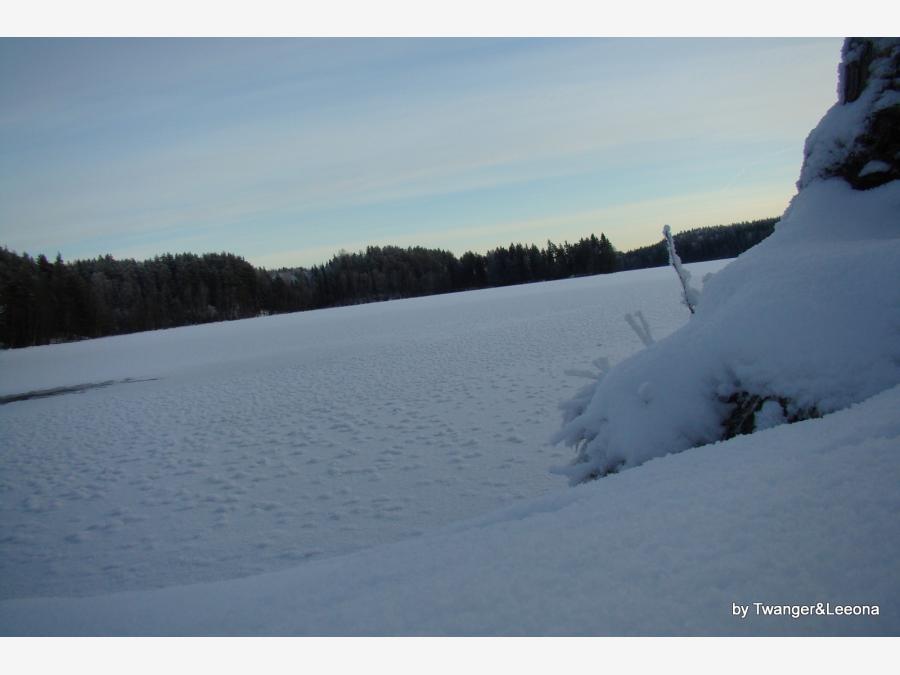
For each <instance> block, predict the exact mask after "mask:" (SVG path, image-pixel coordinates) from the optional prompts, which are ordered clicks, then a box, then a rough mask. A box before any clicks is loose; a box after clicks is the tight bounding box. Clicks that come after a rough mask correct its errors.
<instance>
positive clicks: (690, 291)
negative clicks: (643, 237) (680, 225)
mask: <svg viewBox="0 0 900 675" xmlns="http://www.w3.org/2000/svg"><path fill="white" fill-rule="evenodd" d="M663 236H664V237H665V238H666V250H667V251H668V252H669V262H670V263H671V264H672V267H674V268H675V273H676V274H677V275H678V280H679V281H680V282H681V297H682V299H683V302H684V304H685V305H687V308H688V309H689V310H690V311H691V314H693V313H694V308H695V307H696V306H697V302H698V301H699V300H700V292H699V291H698V290H697V289H696V288H694V287H693V286H691V273H690V272H688V271H687V270H686V269H685V268H684V267H683V266H682V264H681V258H680V257H679V256H678V253H677V252H676V251H675V241H674V240H673V239H672V229H671V228H670V227H669V226H668V225H666V226H664V227H663Z"/></svg>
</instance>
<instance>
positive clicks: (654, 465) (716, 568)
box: [0, 387, 900, 635]
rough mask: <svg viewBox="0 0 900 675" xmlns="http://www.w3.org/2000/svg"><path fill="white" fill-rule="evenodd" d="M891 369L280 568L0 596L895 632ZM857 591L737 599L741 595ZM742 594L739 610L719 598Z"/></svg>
mask: <svg viewBox="0 0 900 675" xmlns="http://www.w3.org/2000/svg"><path fill="white" fill-rule="evenodd" d="M898 409H900V387H895V388H893V389H890V390H889V391H886V392H883V393H882V394H879V395H877V396H875V397H873V398H871V399H870V400H868V401H866V402H865V403H863V404H859V405H855V406H853V407H851V408H849V409H847V410H843V411H840V412H838V413H835V414H833V415H829V416H827V417H824V418H822V419H816V420H808V421H805V422H800V423H797V424H793V425H782V426H779V427H777V428H773V429H769V430H767V431H762V432H758V433H756V434H753V435H750V436H741V437H737V438H734V439H732V440H730V441H727V442H724V443H718V444H714V445H709V446H706V447H702V448H695V449H692V450H688V451H686V452H683V453H680V454H677V455H671V456H669V457H665V458H661V459H656V460H653V461H650V462H648V463H646V464H644V465H643V466H641V467H638V468H636V469H632V470H629V471H625V472H623V473H621V474H618V475H612V476H609V477H607V478H605V479H603V480H602V481H598V482H594V483H590V484H586V485H582V486H579V487H576V488H571V489H563V490H553V491H551V492H550V493H548V494H546V495H544V496H543V497H536V498H532V499H529V500H524V501H522V502H520V503H519V504H517V505H514V506H512V507H509V508H506V509H503V510H500V511H495V512H493V513H491V514H489V515H486V516H484V517H481V518H476V519H472V520H469V521H467V522H464V523H457V524H455V525H452V526H447V527H444V528H439V529H435V530H433V531H432V532H429V533H428V534H426V535H423V536H421V537H418V538H415V539H409V540H405V541H401V542H396V543H393V544H389V545H384V546H379V547H374V548H369V549H367V550H363V551H359V552H356V553H353V554H349V555H344V556H340V557H335V558H331V559H323V560H311V561H309V562H307V563H305V564H303V565H301V566H298V567H295V568H293V569H290V570H285V571H281V572H276V573H271V574H264V575H258V576H253V577H249V578H244V579H235V580H230V581H222V582H216V583H207V584H196V585H191V586H181V587H174V588H165V589H160V590H150V591H140V592H125V593H117V594H107V595H102V596H99V597H90V598H70V599H61V598H43V599H17V600H7V601H5V602H2V603H0V632H3V633H6V634H24V635H90V634H115V635H119V634H142V635H143V634H147V635H217V634H224V635H227V634H240V635H255V634H262V635H288V634H289V635H334V634H337V635H398V634H399V635H609V634H612V635H632V634H639V635H696V634H704V635H723V634H724V635H745V634H753V635H761V634H762V635H764V634H773V635H808V634H815V635H835V634H839V635H853V634H861V635H896V634H897V632H898V631H900V587H898V584H897V575H896V560H897V558H898V556H900V520H898V519H897V517H896V514H897V512H898V508H900V496H898V492H897V485H898V484H900V418H898V416H897V410H898ZM756 602H759V603H766V604H777V605H784V604H788V605H797V606H801V605H802V606H809V605H812V606H815V605H816V603H829V605H830V606H835V605H842V606H843V605H859V606H867V607H872V606H877V607H878V611H879V613H878V615H877V616H874V615H868V616H842V615H834V614H832V615H830V616H829V615H810V616H801V617H799V618H796V619H795V618H792V617H791V616H789V615H788V616H765V615H756V613H755V611H754V609H753V603H756ZM734 604H741V605H749V606H750V607H751V610H750V612H749V615H748V616H747V618H745V619H740V618H737V617H735V616H734V615H733V609H732V608H733V605H734Z"/></svg>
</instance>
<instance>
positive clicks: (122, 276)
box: [0, 218, 776, 348]
mask: <svg viewBox="0 0 900 675" xmlns="http://www.w3.org/2000/svg"><path fill="white" fill-rule="evenodd" d="M775 221H776V219H774V218H771V219H767V220H763V221H754V222H744V223H736V224H734V225H728V226H717V227H706V228H699V229H694V230H689V231H687V232H683V233H681V234H679V235H675V243H676V246H677V247H678V251H679V254H680V255H681V258H682V260H683V261H684V262H698V261H701V260H713V259H717V258H728V257H734V256H736V255H738V254H740V253H741V252H743V251H744V250H746V249H748V248H750V247H751V246H753V245H755V244H756V243H758V242H759V241H761V240H762V239H764V238H765V237H766V236H768V235H769V234H770V233H771V232H772V228H773V227H774V224H775ZM667 263H668V258H667V257H666V251H665V245H664V243H663V242H662V241H660V243H659V244H655V245H653V246H647V247H643V248H639V249H635V250H633V251H629V252H627V253H620V252H618V251H616V249H615V247H614V246H613V245H612V243H611V242H610V241H609V239H607V237H606V235H604V234H601V235H600V237H599V238H598V237H597V236H596V235H593V234H592V235H590V236H589V237H586V238H582V239H580V240H579V241H578V242H576V243H572V244H570V243H569V242H563V243H562V244H555V243H553V242H552V241H548V242H547V244H546V246H545V247H543V248H538V247H537V246H536V245H534V244H531V245H529V246H525V245H522V244H510V245H509V246H508V247H498V248H495V249H493V250H490V251H488V252H487V253H483V254H482V253H472V252H466V253H464V254H463V255H462V256H460V257H458V258H457V257H456V256H455V255H454V254H453V253H451V252H449V251H443V250H440V249H428V248H423V247H419V246H416V247H410V248H400V247H397V246H384V247H381V246H370V247H368V248H367V249H366V250H365V251H359V252H357V253H347V252H346V251H341V252H340V253H338V254H336V255H334V256H333V257H332V258H331V260H329V261H328V262H327V263H324V264H322V265H314V266H312V267H309V268H305V267H296V268H282V269H279V270H266V269H261V268H256V267H254V266H253V265H251V264H250V263H248V262H247V261H246V260H244V259H243V258H241V257H239V256H236V255H233V254H230V253H210V254H205V255H194V254H190V253H184V254H178V255H171V254H167V255H162V256H157V257H155V258H152V259H150V260H145V261H142V262H137V261H135V260H130V259H128V260H115V259H114V258H112V257H111V256H109V255H107V256H103V257H99V258H96V259H93V260H77V261H75V262H68V263H67V262H64V261H63V259H62V257H61V256H59V255H57V257H56V259H55V260H54V261H53V262H50V261H49V260H48V259H47V258H46V257H45V256H44V255H39V256H37V258H32V257H31V256H29V255H28V254H17V253H15V252H12V251H9V250H7V249H6V248H4V247H0V347H5V348H8V347H27V346H32V345H41V344H48V343H53V342H64V341H69V340H79V339H84V338H95V337H102V336H107V335H120V334H123V333H133V332H137V331H145V330H156V329H160V328H172V327H175V326H184V325H189V324H197V323H207V322H211V321H222V320H228V319H242V318H249V317H255V316H260V315H265V314H275V313H282V312H296V311H303V310H308V309H319V308H323V307H333V306H338V305H347V304H356V303H364V302H373V301H378V300H389V299H394V298H407V297H415V296H420V295H431V294H435V293H448V292H453V291H464V290H473V289H478V288H488V287H496V286H508V285H511V284H521V283H527V282H533V281H548V280H552V279H562V278H567V277H572V276H582V275H590V274H607V273H610V272H615V271H619V270H627V269H638V268H643V267H654V266H658V265H665V264H667Z"/></svg>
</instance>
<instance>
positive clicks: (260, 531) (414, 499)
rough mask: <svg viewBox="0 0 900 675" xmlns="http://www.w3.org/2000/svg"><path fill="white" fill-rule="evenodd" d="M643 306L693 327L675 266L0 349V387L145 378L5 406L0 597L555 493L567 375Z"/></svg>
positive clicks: (307, 556) (323, 544) (271, 551)
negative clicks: (552, 440) (554, 443)
mask: <svg viewBox="0 0 900 675" xmlns="http://www.w3.org/2000/svg"><path fill="white" fill-rule="evenodd" d="M723 264H724V263H723V262H714V263H704V264H701V265H696V266H692V267H693V269H694V270H695V273H696V274H695V277H697V278H699V277H700V276H702V274H704V273H705V272H708V271H712V270H716V269H719V268H720V267H722V265H723ZM638 309H640V310H642V311H643V312H644V314H645V316H646V317H647V318H648V320H649V322H650V324H651V327H652V328H653V329H654V332H655V335H656V337H658V338H659V337H662V336H664V335H666V334H668V333H670V332H671V331H673V330H674V329H676V328H677V327H678V326H680V325H682V324H683V323H684V322H685V321H687V318H688V315H687V311H686V310H685V309H684V308H683V307H682V306H680V305H679V303H678V286H677V280H676V279H675V276H674V274H673V272H672V270H671V269H667V268H661V269H655V270H643V271H638V272H628V273H622V274H617V275H611V276H602V277H592V278H584V279H574V280H565V281H559V282H550V283H542V284H532V285H526V286H518V287H512V288H504V289H492V290H484V291H476V292H471V293H460V294H453V295H445V296H437V297H430V298H419V299H413V300H404V301H396V302H390V303H379V304H373V305H364V306H356V307H347V308H339V309H331V310H323V311H318V312H307V313H301V314H294V315H283V316H276V317H267V318H262V319H255V320H248V321H240V322H231V323H221V324H212V325H206V326H197V327H190V328H181V329H175V330H170V331H157V332H152V333H144V334H137V335H130V336H122V337H115V338H107V339H101V340H93V341H87V342H82V343H77V344H66V345H54V346H49V347H38V348H32V349H26V350H16V351H6V352H2V353H0V397H8V396H11V395H15V394H22V393H26V392H30V391H36V390H47V389H52V388H57V387H68V386H75V385H82V384H88V383H99V382H107V381H111V380H115V381H120V380H125V379H126V378H131V379H134V380H146V381H134V382H129V383H119V384H112V385H109V386H105V387H102V388H93V389H87V390H84V391H81V392H79V393H68V394H63V395H57V396H50V397H46V398H34V399H31V400H23V401H16V402H12V403H7V404H6V405H0V496H2V500H0V599H9V598H34V597H47V596H64V597H68V596H85V595H100V594H107V593H111V592H117V591H125V590H142V589H153V588H163V587H168V586H174V585H182V584H189V583H195V582H202V581H215V580H226V579H234V578H237V577H246V576H249V575H255V574H260V573H265V572H273V571H277V570H282V569H286V568H290V567H294V566H297V565H302V564H305V563H306V562H307V561H310V560H313V559H318V558H326V557H333V556H336V555H338V554H342V553H346V552H349V551H355V550H359V549H363V548H366V547H371V546H374V545H378V544H382V543H385V542H391V541H397V540H401V539H405V538H410V537H415V536H418V535H419V534H421V533H423V532H426V531H429V530H431V529H433V528H435V527H438V526H441V525H445V524H448V523H452V522H454V521H458V520H461V519H465V518H471V517H473V516H477V515H479V514H484V513H487V512H490V511H492V510H494V509H497V508H499V507H503V506H506V505H509V504H513V503H516V502H517V501H519V500H524V499H526V498H532V497H535V496H539V495H543V494H545V493H547V492H557V493H562V494H568V493H569V489H568V488H567V487H566V486H565V480H564V479H563V478H561V477H559V476H553V475H550V474H549V473H548V467H550V466H551V465H554V464H562V463H565V462H567V461H568V460H569V459H570V457H571V451H570V450H569V449H567V448H555V447H554V448H551V447H549V446H548V444H547V439H548V438H549V436H550V435H551V434H552V433H553V432H554V431H556V429H557V428H558V426H559V421H560V418H559V415H558V414H557V412H556V406H557V404H558V403H559V402H560V401H562V400H564V399H567V398H569V397H570V396H571V395H572V394H573V393H574V392H575V391H576V390H577V389H578V388H579V387H581V386H582V385H583V384H584V382H585V380H583V379H580V378H575V377H567V376H565V375H564V371H565V370H567V369H571V368H581V369H585V370H592V369H593V366H592V365H591V361H592V360H593V359H595V358H596V357H597V356H602V355H605V356H608V357H610V359H611V360H612V361H613V362H615V361H618V360H620V359H621V358H623V357H625V356H627V355H628V354H630V353H632V352H634V351H636V350H638V349H640V348H641V344H640V341H639V340H638V338H637V336H636V335H635V334H634V333H633V332H632V331H631V329H630V328H629V327H628V325H627V324H626V322H625V321H624V320H623V315H624V314H625V313H626V312H633V311H634V310H638ZM151 378H152V379H151ZM9 629H10V627H9V626H5V630H9Z"/></svg>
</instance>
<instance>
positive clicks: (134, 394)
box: [0, 38, 900, 635]
mask: <svg viewBox="0 0 900 675" xmlns="http://www.w3.org/2000/svg"><path fill="white" fill-rule="evenodd" d="M856 44H857V43H854V42H848V43H846V45H845V50H844V55H845V58H848V59H849V58H851V57H854V56H859V54H857V53H856V50H858V49H863V47H862V46H854V45H856ZM874 46H875V49H874V51H873V52H872V53H873V54H874V56H875V58H874V60H873V65H872V68H873V73H872V76H871V77H870V78H869V80H868V82H869V84H868V85H867V87H866V88H865V89H864V90H863V91H862V92H861V94H860V96H859V98H858V99H856V100H854V101H841V102H840V104H839V105H837V106H835V107H834V108H832V109H831V110H830V111H829V112H828V113H827V114H826V116H825V117H824V118H823V120H822V122H821V123H820V124H819V126H818V127H817V128H816V129H815V130H814V131H813V132H812V133H811V134H810V136H809V138H808V140H807V144H806V160H805V163H804V167H803V169H802V171H801V177H800V181H799V182H798V187H799V188H800V191H799V192H798V194H797V196H796V197H795V198H794V199H793V200H792V202H791V204H790V206H789V208H788V210H787V211H786V212H785V214H784V216H783V217H782V219H781V221H780V222H779V224H778V226H777V228H776V231H775V233H774V234H773V235H772V236H771V237H769V238H768V239H766V240H765V241H763V242H762V243H761V244H759V245H758V246H756V247H754V248H753V249H751V250H750V251H748V252H746V253H744V254H743V255H741V256H740V257H739V258H737V259H736V260H734V261H733V262H731V263H729V264H725V263H724V262H719V263H707V264H703V265H695V266H693V270H692V272H693V273H695V274H698V275H699V278H702V279H704V287H703V289H702V291H700V292H699V293H698V297H697V307H696V313H695V314H694V315H693V316H691V317H690V320H688V316H689V315H688V313H687V311H686V309H685V308H684V307H683V306H682V305H681V304H680V303H679V297H680V295H681V294H680V288H679V286H680V282H679V281H678V277H676V275H675V273H674V272H673V271H672V270H671V269H669V268H663V269H657V270H644V271H640V272H631V273H622V274H616V275H609V276H604V277H594V278H587V279H578V280H567V281H560V282H551V283H546V284H533V285H529V286H522V287H516V288H506V289H494V290H489V291H479V292H473V293H461V294H455V295H448V296H441V297H434V298H422V299H418V300H408V301H400V302H393V303H383V304H378V305H369V306H363V307H350V308H342V309H336V310H326V311H321V312H310V313H306V314H298V315H292V316H281V317H268V318H264V319H256V320H250V321H244V322H235V323H231V324H217V325H210V326H200V327H193V328H185V329H178V330H173V331H163V332H158V333H152V334H144V335H135V336H127V337H120V338H110V339H106V340H98V341H94V342H90V343H80V344H73V345H55V346H51V347H41V348H35V349H29V350H21V351H16V352H5V353H2V354H0V372H2V373H3V380H2V383H0V396H5V397H6V400H7V401H10V400H11V399H10V398H9V397H10V396H14V395H17V394H25V393H28V392H35V391H37V392H40V390H49V389H56V390H57V391H55V392H49V393H53V394H55V395H51V396H45V397H42V398H27V397H24V398H22V397H20V398H22V400H15V401H12V402H8V403H7V404H6V405H3V406H0V494H2V496H3V497H2V503H0V528H2V530H0V532H2V537H0V554H2V555H0V633H2V634H7V635H96V634H110V635H112V634H115V635H120V634H121V635H128V634H137V635H254V634H260V635H282V634H284V635H698V634H702V635H722V634H725V635H767V634H771V635H794V634H796V635H897V634H898V633H900V583H898V577H897V562H896V561H897V560H898V558H900V519H898V518H897V514H898V513H900V492H898V490H897V486H898V485H900V415H898V410H900V340H898V339H897V337H898V335H900V265H898V264H897V263H898V261H900V230H898V227H897V226H898V219H897V214H898V213H900V181H897V180H895V181H892V182H887V183H885V184H883V185H881V186H879V187H872V188H871V189H867V190H854V189H852V188H851V187H850V185H848V184H847V183H846V182H844V180H842V179H840V178H835V177H832V176H834V175H837V174H838V173H839V172H835V171H834V169H835V167H839V166H840V165H841V164H842V162H844V161H845V160H846V159H847V157H848V156H849V154H850V153H854V152H856V149H857V145H856V144H857V141H858V140H859V139H860V137H861V134H863V132H864V131H865V129H866V124H867V120H868V119H869V116H870V114H871V113H872V111H873V110H878V109H881V108H883V107H884V106H886V105H894V104H895V103H896V92H891V91H890V88H891V87H892V86H894V85H893V81H892V78H893V77H894V75H892V74H891V72H890V67H896V66H891V64H890V59H889V58H887V56H885V55H889V54H891V53H892V50H893V52H894V53H895V52H896V51H897V50H898V49H900V41H898V40H897V39H895V38H894V39H877V40H876V41H875V43H874ZM841 72H842V76H841V77H842V78H847V77H850V75H849V74H848V72H849V71H848V70H847V68H846V67H845V68H843V69H842V71H841ZM854 77H855V76H854ZM861 81H862V80H861ZM842 91H843V88H842ZM858 147H863V146H858ZM857 159H858V158H857ZM864 159H865V158H863V160H864ZM863 160H860V161H863ZM673 259H674V256H673ZM679 276H681V278H682V279H684V278H685V275H679ZM651 328H652V333H653V334H655V335H653V334H651ZM632 329H633V330H632ZM566 372H568V373H570V374H573V375H578V376H586V377H587V378H588V379H589V384H587V386H583V387H582V388H581V389H580V390H577V391H576V393H574V395H573V391H575V387H576V386H577V385H575V384H574V383H573V382H572V381H571V380H569V379H566V378H564V377H563V376H562V374H563V373H566ZM100 384H102V385H103V386H85V385H100ZM60 388H69V391H68V392H67V393H64V392H63V391H60ZM76 388H80V391H78V392H76V391H75V389H76ZM44 393H48V392H46V391H44ZM741 397H743V400H750V401H756V402H758V403H759V404H760V405H759V409H758V410H757V411H756V414H755V433H752V434H750V435H744V436H737V437H734V438H731V439H730V440H727V441H721V440H720V439H721V438H722V437H723V434H724V431H725V425H724V421H725V420H726V419H727V416H728V414H729V411H730V410H732V406H733V405H734V404H735V401H739V400H742V399H741ZM560 400H562V401H563V402H562V404H560V408H561V409H562V414H563V426H562V429H561V430H560V431H558V432H557V433H555V434H554V435H553V438H554V440H556V441H565V442H567V443H568V444H570V445H572V446H574V447H575V450H576V454H575V460H574V462H573V463H571V464H570V465H568V466H564V467H562V468H558V469H556V470H557V471H558V472H561V473H565V474H567V475H568V476H569V477H570V480H571V481H572V482H574V483H579V482H581V481H583V480H584V479H586V478H590V477H596V476H604V477H603V478H602V479H601V480H597V481H591V482H587V483H583V484H580V485H577V486H576V487H573V488H565V487H561V486H560V485H559V479H557V478H554V477H553V476H552V475H550V474H548V473H547V471H546V468H547V465H548V464H551V463H556V464H557V465H558V464H559V463H560V462H561V461H562V460H564V459H565V458H566V456H567V454H568V453H567V452H565V451H563V450H561V449H559V448H555V449H551V448H548V447H546V444H545V440H546V439H547V437H548V436H549V435H551V433H552V432H553V427H554V425H555V424H554V423H555V419H554V417H553V416H552V415H550V414H549V413H548V410H550V409H551V408H553V407H555V405H556V404H557V402H558V401H560ZM732 412H733V410H732ZM798 418H799V419H803V418H805V419H803V421H794V423H792V424H789V423H787V422H789V421H792V420H797V419H798Z"/></svg>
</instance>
